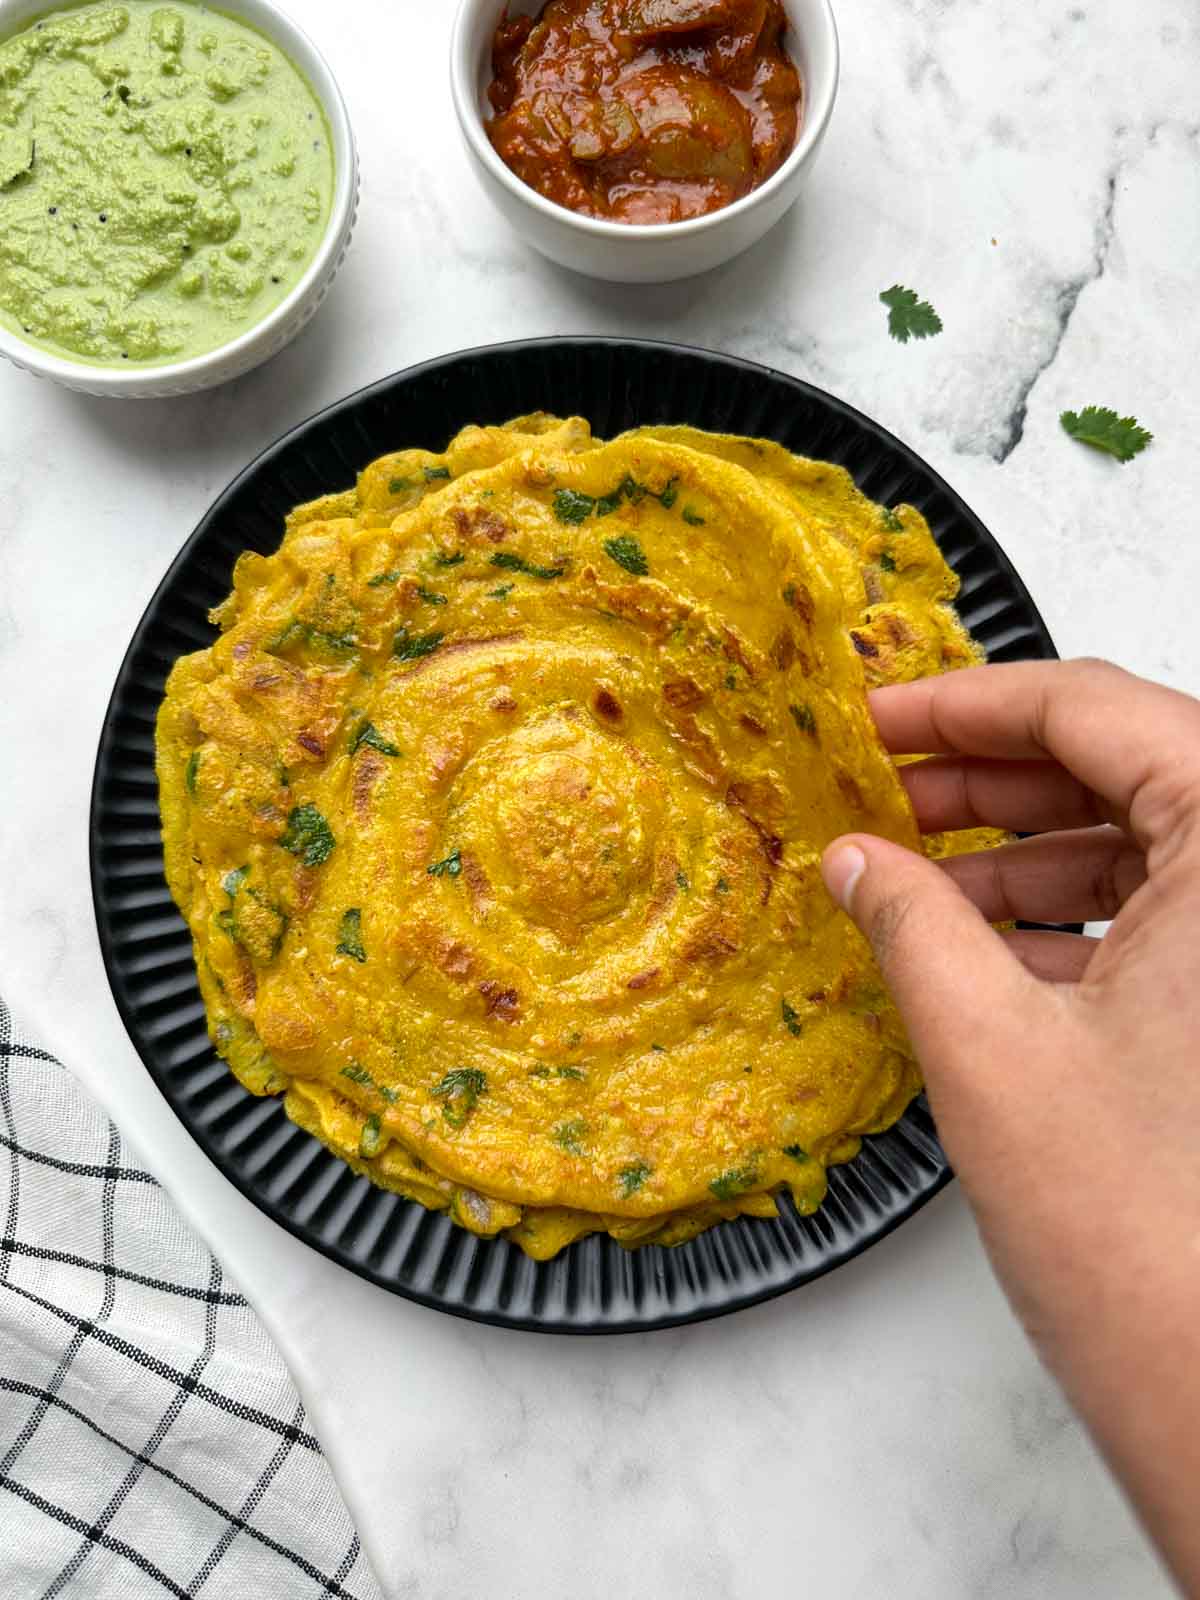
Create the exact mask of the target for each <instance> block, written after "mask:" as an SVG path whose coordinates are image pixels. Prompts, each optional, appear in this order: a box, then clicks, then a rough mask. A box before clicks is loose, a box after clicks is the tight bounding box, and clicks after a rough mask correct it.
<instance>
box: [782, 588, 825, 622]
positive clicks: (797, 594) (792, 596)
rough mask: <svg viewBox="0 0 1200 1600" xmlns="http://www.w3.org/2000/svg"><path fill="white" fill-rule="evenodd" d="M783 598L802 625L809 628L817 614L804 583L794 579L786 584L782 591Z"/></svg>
mask: <svg viewBox="0 0 1200 1600" xmlns="http://www.w3.org/2000/svg"><path fill="white" fill-rule="evenodd" d="M783 598H784V599H785V600H786V601H787V603H788V605H789V606H791V608H792V610H793V611H794V612H795V613H796V615H797V616H798V617H799V618H800V620H801V621H802V622H803V623H804V626H805V627H806V628H811V627H812V625H813V620H814V618H815V617H816V614H817V608H816V607H815V606H814V605H813V597H812V595H811V594H810V593H809V592H808V589H807V588H806V587H805V585H804V584H802V583H797V582H794V581H793V582H792V583H789V584H787V585H786V587H785V588H784V591H783Z"/></svg>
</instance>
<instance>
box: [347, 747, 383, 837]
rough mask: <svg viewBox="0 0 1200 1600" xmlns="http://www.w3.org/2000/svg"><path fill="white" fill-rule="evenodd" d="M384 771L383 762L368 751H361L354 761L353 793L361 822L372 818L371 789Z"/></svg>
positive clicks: (356, 813) (355, 810) (356, 810)
mask: <svg viewBox="0 0 1200 1600" xmlns="http://www.w3.org/2000/svg"><path fill="white" fill-rule="evenodd" d="M382 771H383V762H382V761H380V760H379V758H378V757H377V756H375V755H372V754H370V753H369V752H366V751H361V752H360V753H359V756H358V759H357V761H356V762H355V763H354V778H353V781H352V784H351V793H352V795H353V799H354V812H355V815H356V816H357V817H358V819H359V821H360V822H367V821H369V820H370V816H371V790H372V789H373V788H374V787H375V780H376V778H377V777H378V776H379V774H380V773H381V772H382Z"/></svg>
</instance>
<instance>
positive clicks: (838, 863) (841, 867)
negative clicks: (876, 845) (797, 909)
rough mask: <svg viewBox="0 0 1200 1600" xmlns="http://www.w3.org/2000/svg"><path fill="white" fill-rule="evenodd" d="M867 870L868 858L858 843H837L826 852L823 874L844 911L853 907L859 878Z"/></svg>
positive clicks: (823, 861) (827, 886) (827, 885)
mask: <svg viewBox="0 0 1200 1600" xmlns="http://www.w3.org/2000/svg"><path fill="white" fill-rule="evenodd" d="M866 870H867V858H866V856H865V855H863V853H862V851H861V850H860V849H859V848H858V846H857V845H856V844H842V845H835V846H834V847H833V849H832V850H827V851H826V852H825V856H824V858H823V860H822V862H821V875H822V877H823V878H824V879H825V887H826V888H827V889H828V890H829V892H830V894H831V895H832V896H833V898H834V899H835V900H836V901H837V903H838V905H840V906H841V908H842V910H843V911H849V910H850V909H851V906H852V904H853V901H854V891H855V889H856V888H857V886H858V880H859V879H860V878H861V877H862V875H863V873H864V872H865V871H866Z"/></svg>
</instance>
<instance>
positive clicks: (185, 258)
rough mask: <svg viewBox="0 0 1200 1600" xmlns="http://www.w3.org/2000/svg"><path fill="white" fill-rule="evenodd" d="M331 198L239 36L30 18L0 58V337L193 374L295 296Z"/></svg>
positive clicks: (297, 119)
mask: <svg viewBox="0 0 1200 1600" xmlns="http://www.w3.org/2000/svg"><path fill="white" fill-rule="evenodd" d="M333 181H334V172H333V153H332V149H331V145H330V136H329V128H328V125H327V123H326V120H325V114H324V111H323V110H322V107H321V103H320V101H319V100H318V99H317V97H316V95H315V93H314V92H313V89H312V86H311V85H310V84H309V83H308V81H307V79H306V78H305V77H304V76H303V74H302V73H301V72H300V71H299V69H298V68H297V67H295V66H294V65H293V64H292V62H291V61H289V60H288V58H287V57H286V56H285V55H284V54H283V53H282V51H281V50H279V49H278V48H277V47H276V46H275V45H274V44H272V43H271V41H270V40H269V39H267V38H265V37H264V36H263V35H262V34H260V33H258V32H256V31H255V30H254V29H253V28H251V27H249V26H248V25H247V24H245V23H241V22H237V21H234V20H233V18H231V17H227V16H225V15H223V14H222V13H221V12H219V11H210V10H209V9H208V8H207V7H205V6H202V5H198V4H192V3H191V0H179V3H177V4H174V5H160V4H155V3H154V0H125V3H124V4H123V5H107V4H94V5H84V6H77V7H74V8H71V9H68V10H62V11H55V12H52V13H49V14H47V15H46V16H44V17H43V18H41V19H40V20H39V21H37V22H34V23H31V24H30V25H29V26H28V27H27V28H25V30H24V31H23V32H21V33H19V34H17V35H16V36H15V37H13V38H11V39H8V40H6V41H5V43H3V44H0V322H3V323H4V325H5V326H6V327H8V328H10V329H11V330H12V331H13V332H14V333H17V334H19V335H21V336H22V337H23V338H25V339H27V340H29V341H30V342H32V343H35V344H39V345H42V346H44V347H45V348H47V349H49V350H52V351H54V352H55V353H56V354H58V355H61V356H66V357H68V358H69V359H73V360H77V361H86V362H91V363H95V364H97V365H101V366H121V365H123V364H125V363H140V364H142V365H144V366H150V365H159V366H161V365H162V364H163V363H165V362H173V361H182V360H186V359H187V358H188V357H189V356H197V355H202V354H203V353H204V352H205V351H207V350H213V349H215V348H216V347H217V346H218V345H223V344H227V343H228V342H229V341H230V340H231V339H234V338H236V337H237V336H238V334H241V333H244V332H245V331H246V330H247V329H248V328H251V327H253V326H254V324H255V323H256V322H260V321H261V320H262V319H263V317H265V316H266V315H267V313H268V312H269V311H271V310H272V309H273V308H274V307H275V306H276V305H278V303H279V302H280V301H281V300H283V299H284V298H285V297H286V296H287V295H288V294H289V293H290V292H291V290H292V289H294V288H295V286H296V284H297V283H298V282H299V280H300V278H301V277H302V276H303V275H304V272H305V270H306V269H307V267H308V265H309V262H310V261H311V260H312V258H313V256H314V255H315V254H316V251H317V249H318V247H319V245H320V243H321V240H322V237H323V236H324V233H325V227H326V224H327V222H328V220H329V212H330V205H331V203H332V197H333Z"/></svg>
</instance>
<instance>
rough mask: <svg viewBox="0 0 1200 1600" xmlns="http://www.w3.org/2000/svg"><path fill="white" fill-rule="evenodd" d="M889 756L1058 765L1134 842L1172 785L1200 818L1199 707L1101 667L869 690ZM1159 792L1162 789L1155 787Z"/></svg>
mask: <svg viewBox="0 0 1200 1600" xmlns="http://www.w3.org/2000/svg"><path fill="white" fill-rule="evenodd" d="M870 700H871V711H872V713H873V714H874V717H875V722H876V725H877V726H878V728H879V733H880V736H881V738H882V739H883V742H884V744H885V745H886V746H887V748H888V749H889V750H890V751H891V752H892V753H893V754H894V755H901V754H905V755H917V754H925V755H965V756H984V757H987V758H990V759H992V760H1009V761H1057V762H1059V763H1061V765H1062V766H1063V767H1065V768H1066V769H1067V771H1068V772H1069V773H1071V774H1072V776H1073V777H1075V778H1077V779H1078V780H1079V782H1080V783H1082V784H1084V785H1085V786H1086V787H1087V788H1088V789H1090V790H1091V791H1092V792H1093V793H1094V794H1097V795H1099V796H1100V797H1101V798H1102V799H1103V800H1105V801H1106V802H1107V803H1108V805H1109V806H1110V807H1112V808H1113V810H1114V811H1115V812H1117V813H1118V814H1119V815H1121V816H1125V817H1128V818H1129V820H1130V824H1131V826H1132V827H1133V830H1134V832H1135V834H1136V835H1137V836H1138V838H1139V842H1140V843H1143V844H1145V843H1148V842H1149V839H1150V838H1151V837H1152V836H1153V834H1154V832H1155V829H1154V820H1155V815H1156V813H1155V811H1154V808H1153V806H1149V807H1148V806H1147V805H1145V804H1143V805H1142V806H1141V807H1140V808H1139V805H1138V801H1139V797H1142V799H1143V801H1145V800H1148V799H1150V798H1151V797H1152V796H1153V795H1154V793H1155V780H1169V781H1168V782H1167V784H1166V787H1167V790H1168V791H1169V792H1170V793H1171V795H1173V796H1174V798H1176V799H1178V798H1179V797H1180V795H1181V794H1182V795H1184V796H1185V797H1186V796H1187V795H1188V793H1189V792H1190V796H1191V799H1190V801H1189V804H1190V805H1191V807H1192V809H1194V810H1195V811H1197V812H1200V703H1198V702H1197V701H1195V700H1193V699H1192V698H1191V697H1190V696H1189V695H1185V694H1180V693H1178V692H1177V691H1176V690H1174V689H1167V688H1164V687H1163V686H1162V685H1161V684H1157V683H1150V682H1148V681H1147V680H1146V679H1145V678H1139V677H1136V676H1135V675H1134V674H1133V673H1131V672H1126V671H1124V670H1123V669H1122V668H1120V667H1116V666H1113V665H1112V664H1111V663H1109V662H1107V661H1017V662H1011V663H1005V664H1003V665H997V666H983V667H969V668H967V669H965V670H964V671H960V672H950V673H946V674H945V675H944V676H943V677H937V678H922V679H920V680H918V681H917V682H916V683H906V684H899V685H896V686H894V687H889V688H886V689H876V690H874V691H873V692H872V694H871V697H870ZM1158 787H1159V790H1160V791H1162V789H1163V784H1162V783H1160V784H1159V786H1158Z"/></svg>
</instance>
